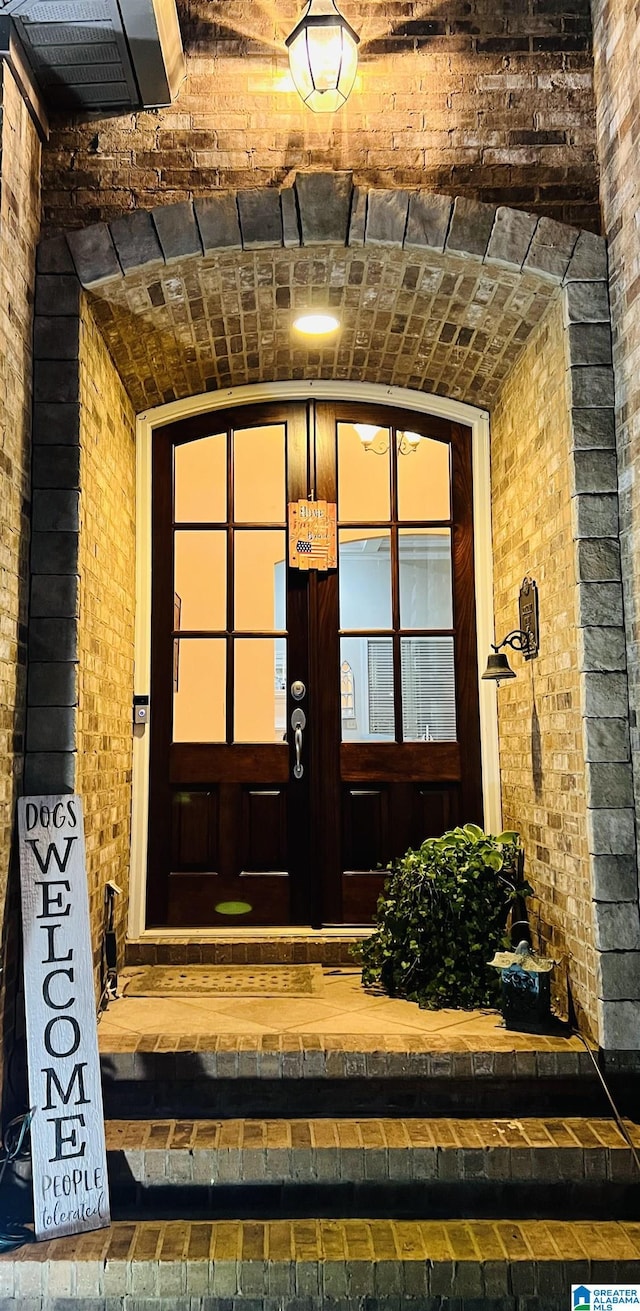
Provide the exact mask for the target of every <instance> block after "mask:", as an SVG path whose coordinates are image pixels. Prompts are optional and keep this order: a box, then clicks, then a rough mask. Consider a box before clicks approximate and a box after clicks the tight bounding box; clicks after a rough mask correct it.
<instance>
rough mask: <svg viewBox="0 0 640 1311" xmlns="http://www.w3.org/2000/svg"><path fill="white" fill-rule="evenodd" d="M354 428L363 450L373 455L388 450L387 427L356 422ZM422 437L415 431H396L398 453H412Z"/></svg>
mask: <svg viewBox="0 0 640 1311" xmlns="http://www.w3.org/2000/svg"><path fill="white" fill-rule="evenodd" d="M354 426H355V430H356V432H357V434H358V437H359V438H360V441H361V442H362V445H363V446H364V449H365V451H371V452H372V454H373V455H386V454H387V451H388V450H389V429H388V428H378V427H376V425H375V424H374V423H356V424H355V425H354ZM421 441H422V438H421V436H420V434H419V433H417V432H398V433H396V442H397V446H398V455H413V453H414V452H415V451H417V449H418V447H419V445H420V442H421Z"/></svg>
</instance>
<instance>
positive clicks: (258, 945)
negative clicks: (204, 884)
mask: <svg viewBox="0 0 640 1311" xmlns="http://www.w3.org/2000/svg"><path fill="white" fill-rule="evenodd" d="M370 933H371V930H370V929H352V930H348V931H347V932H345V930H344V929H337V930H331V929H316V930H314V929H308V930H304V929H300V930H298V932H297V933H286V932H278V931H277V930H276V931H274V930H273V929H270V930H268V931H267V932H265V933H259V932H253V933H252V932H247V930H246V929H245V931H244V934H242V935H238V936H237V937H234V936H233V935H232V934H228V933H227V934H222V933H221V934H219V935H218V936H217V937H215V938H208V939H207V938H205V937H202V938H201V940H200V942H197V941H194V938H197V931H196V932H195V933H192V934H191V935H190V936H189V937H184V938H180V937H171V938H167V937H165V936H160V935H159V936H158V937H157V938H155V939H154V938H153V937H152V936H150V935H148V934H147V935H146V936H145V937H144V938H140V939H132V940H130V941H128V942H127V943H126V944H125V966H126V967H129V966H132V965H327V966H340V965H341V966H346V967H347V968H351V969H352V968H353V966H354V964H355V961H354V955H353V948H357V946H358V944H359V943H360V942H362V940H363V938H366V937H368V936H369V934H370Z"/></svg>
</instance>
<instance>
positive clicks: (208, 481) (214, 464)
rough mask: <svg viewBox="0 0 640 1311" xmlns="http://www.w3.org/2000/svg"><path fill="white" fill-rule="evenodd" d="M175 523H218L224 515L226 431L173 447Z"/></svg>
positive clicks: (225, 515)
mask: <svg viewBox="0 0 640 1311" xmlns="http://www.w3.org/2000/svg"><path fill="white" fill-rule="evenodd" d="M173 517H174V519H175V521H176V523H220V521H221V520H224V519H226V517H227V434H226V433H224V432H221V433H217V434H216V436H215V437H200V438H199V439H198V440H197V441H195V442H185V444H184V446H176V448H175V454H174V514H173Z"/></svg>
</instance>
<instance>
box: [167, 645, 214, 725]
mask: <svg viewBox="0 0 640 1311" xmlns="http://www.w3.org/2000/svg"><path fill="white" fill-rule="evenodd" d="M226 663H227V662H226V642H225V639H224V638H223V637H221V638H219V637H213V638H211V637H180V638H175V640H174V643H173V740H174V742H224V741H225V737H226V730H225V724H226V718H225V706H226V686H225V681H226Z"/></svg>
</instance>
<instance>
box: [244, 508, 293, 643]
mask: <svg viewBox="0 0 640 1311" xmlns="http://www.w3.org/2000/svg"><path fill="white" fill-rule="evenodd" d="M285 549H286V542H285V535H284V533H283V532H278V531H276V532H269V531H265V532H259V531H258V532H254V531H253V530H252V529H251V528H247V529H245V530H244V531H238V532H236V533H235V534H234V554H235V564H234V568H235V611H236V615H235V627H236V628H239V629H243V628H244V629H249V630H253V631H254V632H259V631H260V630H261V629H263V630H264V631H266V632H273V630H274V629H278V628H279V629H284V628H286V621H285V577H286V571H285V562H284V557H285Z"/></svg>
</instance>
